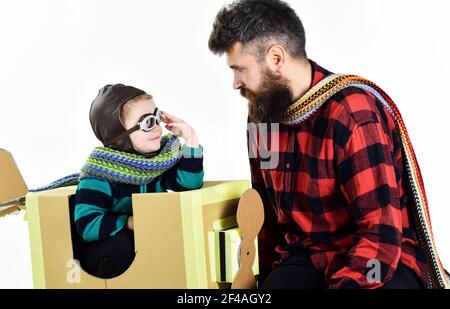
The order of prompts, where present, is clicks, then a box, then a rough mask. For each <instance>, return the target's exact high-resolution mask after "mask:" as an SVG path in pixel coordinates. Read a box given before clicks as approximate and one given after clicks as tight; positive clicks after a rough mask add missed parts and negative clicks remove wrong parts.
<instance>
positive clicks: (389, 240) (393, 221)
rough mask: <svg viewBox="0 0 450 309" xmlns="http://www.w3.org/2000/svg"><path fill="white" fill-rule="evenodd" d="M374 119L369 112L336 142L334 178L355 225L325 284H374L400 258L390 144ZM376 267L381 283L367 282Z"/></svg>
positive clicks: (399, 213) (392, 269)
mask: <svg viewBox="0 0 450 309" xmlns="http://www.w3.org/2000/svg"><path fill="white" fill-rule="evenodd" d="M362 99H363V100H364V98H362ZM349 117H350V116H349ZM378 118H379V117H376V116H375V113H371V117H368V119H367V120H366V121H360V122H359V123H358V124H357V125H356V126H355V127H354V128H352V133H351V135H350V137H349V139H348V141H347V142H346V143H345V145H341V146H342V147H341V146H336V157H337V168H336V173H337V180H338V183H339V185H340V189H341V192H342V194H343V195H344V197H345V199H346V201H347V203H348V208H349V210H350V213H351V214H352V215H353V217H354V218H355V221H356V224H357V226H358V230H357V232H356V233H355V235H354V238H355V241H356V244H355V246H354V247H353V248H351V250H350V251H349V253H348V259H347V262H346V264H345V265H344V267H343V268H341V269H340V270H339V271H337V272H336V273H334V274H333V275H332V276H331V278H330V282H329V288H378V287H380V286H382V285H383V284H385V283H386V282H388V281H389V280H390V279H391V278H392V277H393V274H394V272H395V270H396V268H397V264H398V262H399V259H400V254H401V242H402V233H401V231H402V211H401V208H400V198H399V191H398V189H397V182H396V174H395V168H394V163H393V158H392V156H393V155H392V151H393V150H392V149H393V145H392V140H391V139H390V136H389V135H388V134H387V133H386V132H385V128H384V127H383V125H382V123H381V122H380V121H381V120H379V119H378ZM378 266H379V267H378ZM377 269H379V270H380V271H379V274H378V275H379V276H378V278H379V279H380V282H371V281H372V279H376V278H377V276H369V278H368V276H367V274H368V272H369V271H370V274H372V273H373V271H377Z"/></svg>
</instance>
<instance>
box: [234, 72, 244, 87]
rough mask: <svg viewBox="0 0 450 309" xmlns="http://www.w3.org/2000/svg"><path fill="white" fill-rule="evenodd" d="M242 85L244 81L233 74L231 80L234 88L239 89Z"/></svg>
mask: <svg viewBox="0 0 450 309" xmlns="http://www.w3.org/2000/svg"><path fill="white" fill-rule="evenodd" d="M243 85H244V83H243V82H242V80H241V79H240V78H239V77H237V76H236V75H234V80H233V88H234V90H239V89H240V88H241V87H242V86H243Z"/></svg>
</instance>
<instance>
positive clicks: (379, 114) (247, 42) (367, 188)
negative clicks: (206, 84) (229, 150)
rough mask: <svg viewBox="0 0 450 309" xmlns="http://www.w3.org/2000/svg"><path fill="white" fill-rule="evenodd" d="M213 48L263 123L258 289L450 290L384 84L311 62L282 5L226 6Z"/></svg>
mask: <svg viewBox="0 0 450 309" xmlns="http://www.w3.org/2000/svg"><path fill="white" fill-rule="evenodd" d="M209 49H210V50H211V51H212V52H213V53H214V54H217V55H222V54H226V58H227V63H228V65H229V67H230V68H231V69H232V71H233V74H234V81H233V88H234V89H236V90H239V91H240V93H241V95H242V96H243V97H245V98H246V99H247V100H248V104H249V114H248V121H249V128H256V130H249V132H248V146H249V154H250V168H251V176H252V186H253V187H254V188H255V189H256V190H257V191H258V192H259V194H260V195H261V198H262V200H263V203H264V212H265V220H264V224H263V228H262V230H261V232H260V233H259V236H258V240H259V250H260V251H259V256H260V261H259V262H260V276H259V278H258V280H259V284H260V287H262V288H426V287H439V288H442V287H448V282H449V281H448V277H447V274H446V272H445V270H444V269H443V268H442V265H441V263H440V261H439V258H438V255H437V253H436V250H435V246H434V242H433V238H432V233H431V225H430V222H429V217H428V211H427V203H426V196H425V191H424V188H423V183H422V178H421V176H420V170H419V169H418V165H417V161H416V158H415V155H414V151H413V150H412V146H411V143H410V141H409V138H408V135H407V132H406V128H405V126H404V124H403V121H402V119H401V116H400V113H399V112H398V109H397V108H396V107H395V104H394V103H393V102H392V100H391V99H390V98H389V97H388V96H387V95H386V93H385V92H384V91H383V90H382V89H381V88H379V87H377V86H376V85H375V84H374V83H372V82H370V81H368V80H366V79H364V78H360V77H358V76H354V75H336V74H333V73H331V72H330V71H328V70H326V69H324V68H323V67H321V66H320V65H318V64H317V63H315V62H314V61H312V60H311V59H309V58H308V57H307V54H306V51H305V32H304V28H303V25H302V23H301V21H300V19H299V17H298V16H297V14H296V13H295V11H294V10H293V9H292V8H291V7H290V6H289V5H288V4H286V3H285V2H282V1H278V0H240V1H236V2H234V3H232V4H230V5H229V6H226V7H224V8H223V9H222V10H220V11H219V13H218V14H217V16H216V19H215V22H214V25H213V30H212V33H211V35H210V38H209ZM252 124H254V125H252ZM263 124H266V126H265V127H264V126H262V125H263ZM261 128H267V130H266V131H264V130H262V129H261ZM257 131H259V132H257ZM263 131H264V132H265V133H266V134H261V133H264V132H263ZM264 149H266V150H269V153H270V154H271V155H274V156H275V155H276V158H277V160H275V161H276V162H275V164H269V166H267V164H265V163H267V162H266V160H265V159H266V158H265V156H263V155H261V154H262V153H264V151H263V150H264ZM272 163H273V162H272Z"/></svg>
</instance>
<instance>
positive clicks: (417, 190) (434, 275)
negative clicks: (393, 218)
mask: <svg viewBox="0 0 450 309" xmlns="http://www.w3.org/2000/svg"><path fill="white" fill-rule="evenodd" d="M347 87H358V88H361V89H364V90H367V91H369V92H370V93H372V94H373V95H374V96H375V97H376V98H377V99H379V100H380V101H381V102H382V103H383V105H384V106H385V107H386V108H387V110H388V111H389V113H391V115H392V116H393V117H394V118H395V120H396V123H397V125H398V127H399V130H400V137H401V140H402V146H403V153H404V155H405V165H406V170H407V172H408V176H409V185H410V188H411V192H412V193H413V197H414V209H413V214H414V217H415V219H416V224H417V228H416V231H417V233H418V237H419V241H420V244H421V246H422V248H424V251H425V253H426V255H427V260H428V265H429V286H428V287H429V288H450V278H449V276H448V273H447V272H446V270H445V269H444V268H443V266H442V263H441V261H440V259H439V256H438V254H437V250H436V246H435V244H434V240H433V232H432V229H431V221H430V215H429V212H428V202H427V197H426V194H425V187H424V184H423V180H422V175H421V173H420V169H419V165H418V163H417V159H416V156H415V154H414V150H413V147H412V144H411V141H410V139H409V136H408V132H407V131H406V126H405V124H404V122H403V119H402V116H401V115H400V112H399V110H398V108H397V106H396V105H395V104H394V102H393V101H392V100H391V99H390V98H389V97H388V95H387V94H386V93H385V92H384V91H383V90H382V89H381V88H379V87H378V86H377V85H375V84H374V83H372V82H371V81H368V80H366V79H364V78H361V77H358V76H355V75H342V74H333V75H330V76H328V77H326V78H324V79H323V80H322V81H320V82H319V83H318V84H317V85H315V86H314V87H313V88H311V89H310V90H309V91H308V92H307V93H306V94H304V95H303V96H302V97H301V98H300V99H299V100H298V101H297V102H295V103H294V104H292V105H291V106H290V107H289V108H288V110H287V112H286V114H285V119H284V123H285V124H287V125H291V126H296V125H300V124H301V123H303V122H304V121H305V120H307V119H309V118H310V117H311V116H312V115H313V114H314V113H315V112H316V111H317V110H318V109H319V108H320V107H321V106H322V104H323V103H325V102H326V101H327V100H328V99H329V98H330V97H331V96H333V95H334V94H336V93H337V92H339V91H340V90H342V89H344V88H347Z"/></svg>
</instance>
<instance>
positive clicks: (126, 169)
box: [30, 133, 181, 192]
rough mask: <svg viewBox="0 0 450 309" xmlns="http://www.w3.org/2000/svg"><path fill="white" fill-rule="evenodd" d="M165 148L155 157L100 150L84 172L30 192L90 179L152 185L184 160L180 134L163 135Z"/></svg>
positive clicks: (87, 162)
mask: <svg viewBox="0 0 450 309" xmlns="http://www.w3.org/2000/svg"><path fill="white" fill-rule="evenodd" d="M161 146H162V148H161V150H160V151H159V153H158V154H157V155H156V156H154V157H152V158H146V157H144V156H141V155H136V154H132V153H128V152H123V151H118V150H114V149H110V148H107V147H96V148H95V149H94V150H93V151H92V153H91V154H90V156H89V158H88V159H87V161H86V163H85V165H84V166H83V168H82V169H81V173H76V174H72V175H69V176H66V177H64V178H61V179H58V180H56V181H54V182H52V183H51V184H49V185H46V186H44V187H40V188H37V189H33V190H30V191H32V192H36V191H44V190H50V189H55V188H59V187H65V186H70V185H76V184H78V183H79V181H80V179H83V178H86V177H93V178H99V179H104V180H107V181H112V182H117V183H124V184H133V185H142V184H148V183H150V182H152V181H153V180H155V178H157V177H158V176H160V175H161V174H163V173H164V172H166V171H168V170H169V169H170V168H172V167H173V166H174V165H175V164H177V162H178V161H179V160H180V157H181V144H180V140H179V139H178V138H177V137H176V135H173V134H170V133H169V134H167V135H165V136H163V137H162V139H161Z"/></svg>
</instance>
